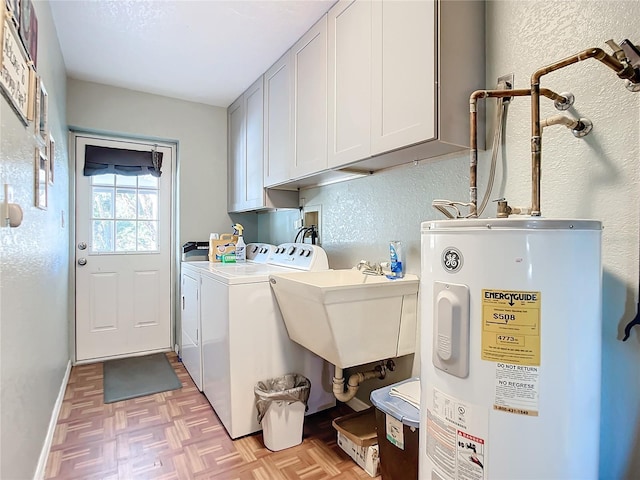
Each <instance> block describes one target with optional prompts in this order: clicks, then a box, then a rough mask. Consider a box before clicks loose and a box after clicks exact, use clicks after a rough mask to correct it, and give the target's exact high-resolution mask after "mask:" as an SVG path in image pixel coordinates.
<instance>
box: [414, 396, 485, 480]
mask: <svg viewBox="0 0 640 480" xmlns="http://www.w3.org/2000/svg"><path fill="white" fill-rule="evenodd" d="M488 425H489V412H488V410H487V409H486V408H482V407H479V406H477V405H473V404H471V403H468V402H465V401H462V400H460V399H457V398H455V397H452V396H450V395H447V394H445V393H443V392H441V391H440V390H438V389H436V388H433V387H431V388H429V392H428V395H427V424H426V428H427V442H426V443H427V445H426V450H427V452H426V453H427V455H428V456H429V458H430V460H431V461H432V462H433V473H436V474H437V476H439V477H440V478H442V479H446V480H486V479H487V478H488V476H487V472H486V464H487V445H486V439H487V437H488V428H489V427H488Z"/></svg>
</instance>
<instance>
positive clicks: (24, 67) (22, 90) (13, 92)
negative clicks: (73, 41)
mask: <svg viewBox="0 0 640 480" xmlns="http://www.w3.org/2000/svg"><path fill="white" fill-rule="evenodd" d="M0 39H1V40H2V45H1V46H0V90H2V94H3V95H4V96H5V97H6V98H7V100H8V101H9V104H10V105H11V107H12V108H13V110H14V111H15V112H16V113H17V114H18V117H19V118H20V121H22V123H24V124H25V125H28V121H27V117H28V113H29V99H30V97H29V94H30V87H31V85H32V83H31V82H32V74H33V69H32V68H31V62H30V61H29V57H28V55H27V52H26V50H25V49H24V47H23V45H22V43H21V42H20V39H19V38H18V32H17V31H16V28H15V26H14V25H13V22H12V21H11V19H10V16H9V14H8V11H7V10H5V13H4V15H3V16H2V21H1V22H0Z"/></svg>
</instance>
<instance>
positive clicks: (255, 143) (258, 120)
mask: <svg viewBox="0 0 640 480" xmlns="http://www.w3.org/2000/svg"><path fill="white" fill-rule="evenodd" d="M243 97H244V111H245V132H246V142H245V152H246V162H245V167H246V171H245V181H246V183H245V198H244V203H245V209H247V208H258V207H263V206H264V188H263V185H264V179H263V161H264V160H263V150H262V147H263V142H262V136H263V134H264V132H263V128H264V119H263V112H264V103H263V102H264V98H263V88H262V77H260V78H259V79H258V81H256V82H255V83H254V84H253V85H251V86H250V87H249V89H248V90H247V91H246V92H245V93H244V95H243Z"/></svg>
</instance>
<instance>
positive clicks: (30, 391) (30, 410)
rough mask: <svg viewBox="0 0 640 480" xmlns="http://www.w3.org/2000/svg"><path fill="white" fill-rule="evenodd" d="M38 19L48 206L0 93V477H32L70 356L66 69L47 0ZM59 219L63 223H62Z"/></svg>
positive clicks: (29, 138) (21, 129)
mask: <svg viewBox="0 0 640 480" xmlns="http://www.w3.org/2000/svg"><path fill="white" fill-rule="evenodd" d="M34 6H35V9H36V14H37V17H38V38H39V42H38V43H39V44H38V73H39V74H40V75H41V76H42V78H43V80H44V84H45V86H46V89H47V92H48V94H49V122H50V128H51V132H52V134H53V137H54V139H55V140H56V156H55V166H54V171H55V184H54V185H49V206H48V209H47V210H40V209H38V208H36V207H35V206H34V157H35V147H36V140H35V137H34V135H33V124H30V125H29V127H27V128H25V126H24V125H23V124H22V123H21V122H20V121H19V120H18V117H17V116H16V115H15V114H14V112H13V110H11V107H10V106H9V104H8V103H7V101H6V100H5V98H4V97H0V120H1V130H0V178H1V181H0V183H2V184H4V183H10V184H11V185H13V187H14V195H15V201H16V202H18V203H20V205H21V206H22V209H23V211H24V220H23V223H22V226H20V227H19V228H14V229H8V228H1V229H0V240H1V244H2V247H1V249H0V342H1V345H0V365H1V367H0V387H1V399H0V405H1V408H0V426H1V435H0V478H3V479H4V478H7V479H26V478H32V477H33V474H34V472H35V470H36V464H37V462H38V457H39V455H40V451H41V449H42V446H43V443H44V438H45V434H46V432H47V428H48V426H49V420H50V418H51V412H52V410H53V406H54V403H55V401H56V398H57V395H58V392H59V390H60V385H61V383H62V378H63V376H64V372H65V369H66V367H67V362H68V359H69V343H68V325H69V309H68V298H69V284H68V282H69V280H68V279H69V277H68V269H69V253H68V252H69V222H68V220H69V212H70V209H69V194H68V191H69V178H68V175H69V170H68V167H67V126H66V121H65V115H66V114H65V96H66V89H65V81H66V78H65V72H64V63H63V60H62V56H61V53H60V48H59V45H58V40H57V37H56V33H55V29H54V27H53V23H52V20H51V13H50V11H49V5H48V3H45V2H34ZM0 195H3V194H0ZM62 217H64V225H63V224H62Z"/></svg>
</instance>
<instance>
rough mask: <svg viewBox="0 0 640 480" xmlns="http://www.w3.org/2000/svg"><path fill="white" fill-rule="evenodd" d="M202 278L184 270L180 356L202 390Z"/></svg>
mask: <svg viewBox="0 0 640 480" xmlns="http://www.w3.org/2000/svg"><path fill="white" fill-rule="evenodd" d="M199 291H200V280H199V276H198V275H197V274H191V275H190V274H188V273H186V272H182V281H181V299H180V300H181V302H182V304H181V315H180V320H181V322H182V332H181V333H182V335H181V342H180V343H181V345H180V357H181V358H182V363H183V364H184V366H185V368H186V369H187V371H188V372H189V375H191V378H192V379H193V382H194V383H195V384H196V386H197V387H198V390H202V367H201V365H202V360H201V349H200V337H201V335H200V303H199V300H200V299H199Z"/></svg>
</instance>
